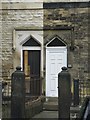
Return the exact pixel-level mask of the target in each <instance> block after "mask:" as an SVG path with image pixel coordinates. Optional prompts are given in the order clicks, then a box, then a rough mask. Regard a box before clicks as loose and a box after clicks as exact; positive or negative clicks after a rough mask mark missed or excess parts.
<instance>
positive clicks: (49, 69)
mask: <svg viewBox="0 0 90 120" xmlns="http://www.w3.org/2000/svg"><path fill="white" fill-rule="evenodd" d="M47 49H48V48H47ZM66 59H67V51H66V48H65V49H64V50H62V49H57V50H56V49H55V51H54V50H52V51H51V50H50V49H49V50H47V51H46V96H51V97H57V96H58V88H57V87H58V73H59V72H60V71H61V68H62V67H63V66H67V62H66V61H67V60H66Z"/></svg>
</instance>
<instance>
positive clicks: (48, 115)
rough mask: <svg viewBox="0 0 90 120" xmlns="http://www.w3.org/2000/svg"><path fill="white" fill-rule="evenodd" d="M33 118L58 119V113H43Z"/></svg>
mask: <svg viewBox="0 0 90 120" xmlns="http://www.w3.org/2000/svg"><path fill="white" fill-rule="evenodd" d="M33 118H58V111H43V112H41V113H39V114H37V115H35V116H34V117H33Z"/></svg>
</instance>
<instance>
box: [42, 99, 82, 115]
mask: <svg viewBox="0 0 90 120" xmlns="http://www.w3.org/2000/svg"><path fill="white" fill-rule="evenodd" d="M43 110H48V111H58V98H49V97H48V98H46V101H45V102H44V104H43ZM79 110H80V109H79V106H76V107H74V106H71V107H70V111H71V113H78V112H79Z"/></svg>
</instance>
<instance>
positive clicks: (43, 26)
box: [0, 2, 90, 80]
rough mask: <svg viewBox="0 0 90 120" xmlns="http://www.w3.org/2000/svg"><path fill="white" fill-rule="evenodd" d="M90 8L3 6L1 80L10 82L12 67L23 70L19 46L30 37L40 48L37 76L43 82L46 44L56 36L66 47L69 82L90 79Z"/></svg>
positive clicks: (0, 12) (81, 5) (47, 4)
mask: <svg viewBox="0 0 90 120" xmlns="http://www.w3.org/2000/svg"><path fill="white" fill-rule="evenodd" d="M89 9H90V4H89V2H37V3H32V4H31V3H26V2H25V3H19V2H18V3H3V4H2V8H1V9H0V15H1V16H2V18H1V22H2V78H3V79H4V80H10V78H11V74H12V72H13V71H14V70H15V67H16V66H17V65H21V66H22V67H23V65H22V64H23V62H22V59H23V58H22V52H21V50H26V49H24V48H22V46H23V45H24V43H25V42H27V41H28V40H29V39H30V38H31V37H30V38H29V36H30V35H31V36H33V38H34V40H35V41H36V42H37V41H38V42H39V43H40V45H41V46H40V47H41V48H40V50H41V60H40V61H41V63H40V64H41V65H40V76H41V77H43V78H44V80H45V79H46V45H47V43H49V42H50V41H52V39H53V38H55V37H56V36H57V37H58V38H60V39H61V41H62V43H65V44H66V47H67V67H68V69H69V72H70V73H71V76H72V80H73V79H83V80H90V78H89V63H88V62H89V44H90V42H89V11H90V10H89ZM1 22H0V23H1ZM32 49H36V48H32ZM28 50H29V49H28Z"/></svg>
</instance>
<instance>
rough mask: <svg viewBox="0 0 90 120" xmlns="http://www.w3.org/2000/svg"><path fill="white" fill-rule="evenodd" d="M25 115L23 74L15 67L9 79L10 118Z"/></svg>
mask: <svg viewBox="0 0 90 120" xmlns="http://www.w3.org/2000/svg"><path fill="white" fill-rule="evenodd" d="M24 117H25V74H24V72H23V71H21V67H16V71H15V72H14V73H13V74H12V81H11V118H17V119H19V118H24Z"/></svg>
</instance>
